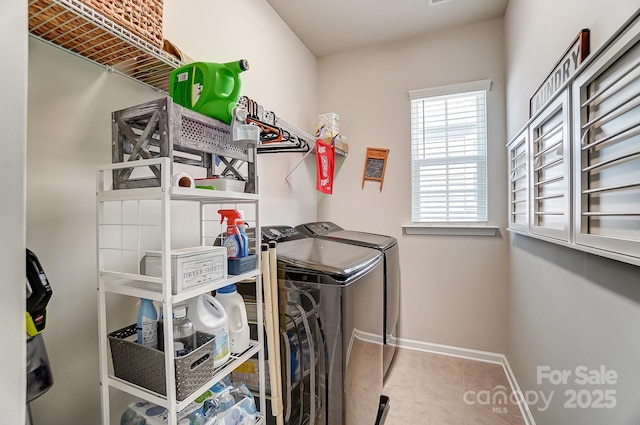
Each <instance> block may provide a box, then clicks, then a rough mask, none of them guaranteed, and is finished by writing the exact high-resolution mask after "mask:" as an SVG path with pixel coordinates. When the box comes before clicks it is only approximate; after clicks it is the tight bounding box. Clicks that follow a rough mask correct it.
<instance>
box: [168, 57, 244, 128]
mask: <svg viewBox="0 0 640 425" xmlns="http://www.w3.org/2000/svg"><path fill="white" fill-rule="evenodd" d="M248 69H249V62H247V60H245V59H241V60H237V61H234V62H228V63H212V62H195V63H190V64H187V65H185V66H182V67H180V68H177V69H175V70H173V72H171V76H170V80H169V95H170V96H171V98H172V99H173V101H174V102H176V103H177V104H178V105H182V106H184V107H185V108H189V109H193V110H194V111H197V112H200V113H201V114H204V115H207V116H210V117H212V118H215V119H218V120H220V121H223V122H225V123H227V124H231V120H232V118H233V108H234V107H235V106H236V104H237V102H238V97H239V95H240V73H242V72H243V71H246V70H248Z"/></svg>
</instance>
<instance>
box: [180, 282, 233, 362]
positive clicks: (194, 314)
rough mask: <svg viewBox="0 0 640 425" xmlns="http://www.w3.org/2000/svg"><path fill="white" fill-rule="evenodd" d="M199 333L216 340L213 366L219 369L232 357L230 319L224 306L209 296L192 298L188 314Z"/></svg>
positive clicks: (203, 295)
mask: <svg viewBox="0 0 640 425" xmlns="http://www.w3.org/2000/svg"><path fill="white" fill-rule="evenodd" d="M187 316H188V317H189V319H190V320H191V321H192V322H193V324H194V325H195V327H196V329H197V330H198V332H200V333H201V334H204V335H207V339H209V338H215V340H214V343H213V366H214V367H219V366H222V365H223V364H224V362H226V361H227V360H228V359H229V356H231V351H230V350H231V349H230V347H229V318H228V316H227V313H226V311H225V310H224V307H223V306H222V304H220V303H219V302H218V300H216V299H215V298H214V297H212V296H211V295H209V294H202V295H200V296H199V297H196V298H192V299H191V302H190V303H189V312H188V314H187Z"/></svg>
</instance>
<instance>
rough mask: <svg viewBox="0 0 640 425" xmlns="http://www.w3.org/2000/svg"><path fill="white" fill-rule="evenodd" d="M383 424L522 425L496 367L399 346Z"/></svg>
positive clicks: (386, 391) (500, 370)
mask: <svg viewBox="0 0 640 425" xmlns="http://www.w3.org/2000/svg"><path fill="white" fill-rule="evenodd" d="M384 394H386V395H387V396H389V397H390V398H391V408H390V410H389V413H388V415H387V421H386V423H385V425H404V424H416V425H525V422H524V420H523V418H522V414H521V412H520V410H519V408H518V406H517V405H516V404H513V403H512V402H510V401H509V400H508V398H509V396H510V395H511V388H510V386H509V381H508V380H507V377H506V375H505V373H504V369H503V368H502V366H501V365H496V364H490V363H484V362H477V361H473V360H465V359H460V358H457V357H451V356H445V355H440V354H433V353H426V352H422V351H416V350H409V349H398V352H397V354H396V359H395V361H394V364H393V365H392V367H391V369H390V371H389V375H388V378H387V381H386V383H385V386H384Z"/></svg>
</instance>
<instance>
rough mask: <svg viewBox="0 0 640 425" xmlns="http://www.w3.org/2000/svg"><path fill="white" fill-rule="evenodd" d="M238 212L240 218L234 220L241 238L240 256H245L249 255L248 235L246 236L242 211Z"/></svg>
mask: <svg viewBox="0 0 640 425" xmlns="http://www.w3.org/2000/svg"><path fill="white" fill-rule="evenodd" d="M238 212H239V213H240V219H239V220H237V221H236V227H237V228H238V232H239V233H240V237H241V238H242V255H241V257H247V256H248V255H249V236H247V231H246V229H247V225H246V223H245V221H244V211H238Z"/></svg>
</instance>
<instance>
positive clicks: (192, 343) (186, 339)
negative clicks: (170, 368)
mask: <svg viewBox="0 0 640 425" xmlns="http://www.w3.org/2000/svg"><path fill="white" fill-rule="evenodd" d="M173 315H174V318H173V348H174V350H175V351H176V357H179V356H181V355H185V354H187V353H189V352H191V351H193V350H195V349H196V348H197V344H196V327H195V325H194V324H193V322H192V321H191V320H189V318H188V317H187V307H186V306H184V305H180V306H177V307H176V308H175V309H174V310H173ZM183 350H184V351H183Z"/></svg>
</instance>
